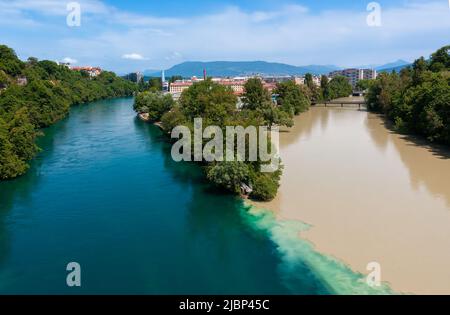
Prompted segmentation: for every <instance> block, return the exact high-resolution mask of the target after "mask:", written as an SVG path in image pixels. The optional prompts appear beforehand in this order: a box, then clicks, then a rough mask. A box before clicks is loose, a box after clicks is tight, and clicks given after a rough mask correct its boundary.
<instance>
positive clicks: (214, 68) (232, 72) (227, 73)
mask: <svg viewBox="0 0 450 315" xmlns="http://www.w3.org/2000/svg"><path fill="white" fill-rule="evenodd" d="M203 69H206V71H207V74H208V76H221V77H236V76H247V75H267V76H270V75H304V74H306V73H313V74H317V75H320V74H328V73H329V72H331V71H334V70H338V69H339V67H336V66H332V65H326V66H320V65H310V66H303V67H297V66H292V65H288V64H284V63H276V62H266V61H212V62H199V61H189V62H183V63H180V64H178V65H175V66H173V67H172V68H170V69H168V70H166V71H165V74H166V76H167V77H170V76H173V75H181V76H183V77H191V76H194V75H195V76H198V77H202V76H203ZM144 75H146V76H161V72H155V71H152V70H146V71H144Z"/></svg>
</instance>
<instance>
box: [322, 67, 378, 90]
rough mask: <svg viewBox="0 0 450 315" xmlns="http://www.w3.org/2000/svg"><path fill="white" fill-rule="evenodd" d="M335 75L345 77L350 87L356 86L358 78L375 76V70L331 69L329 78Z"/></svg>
mask: <svg viewBox="0 0 450 315" xmlns="http://www.w3.org/2000/svg"><path fill="white" fill-rule="evenodd" d="M337 76H343V77H346V78H347V79H348V80H349V82H350V84H351V85H352V87H356V84H357V83H358V82H359V81H360V80H372V79H376V78H377V71H376V70H374V69H356V68H353V69H344V70H338V71H333V72H331V73H330V74H329V77H330V78H335V77H337Z"/></svg>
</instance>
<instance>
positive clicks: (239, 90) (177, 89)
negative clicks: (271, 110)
mask: <svg viewBox="0 0 450 315" xmlns="http://www.w3.org/2000/svg"><path fill="white" fill-rule="evenodd" d="M203 80H204V79H198V78H197V77H192V78H191V79H190V80H178V81H175V82H173V83H170V87H169V92H170V93H171V94H179V93H182V92H183V91H184V90H186V89H188V88H189V87H190V86H192V85H193V84H194V83H196V82H201V81H203ZM211 80H212V81H213V82H215V83H217V84H220V85H224V86H228V87H230V88H231V90H233V92H234V94H235V95H237V96H240V95H242V94H244V92H245V88H244V86H245V83H246V82H247V80H248V78H244V77H237V78H232V79H224V78H212V79H211ZM263 85H264V87H265V88H266V89H268V90H269V92H272V91H273V90H274V89H275V88H276V85H277V82H275V81H273V82H266V81H264V80H263Z"/></svg>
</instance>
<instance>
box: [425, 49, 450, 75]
mask: <svg viewBox="0 0 450 315" xmlns="http://www.w3.org/2000/svg"><path fill="white" fill-rule="evenodd" d="M446 69H447V70H450V45H448V46H445V47H442V48H440V49H438V50H437V51H436V52H435V53H434V54H432V55H431V59H430V70H431V71H433V72H439V71H444V70H446Z"/></svg>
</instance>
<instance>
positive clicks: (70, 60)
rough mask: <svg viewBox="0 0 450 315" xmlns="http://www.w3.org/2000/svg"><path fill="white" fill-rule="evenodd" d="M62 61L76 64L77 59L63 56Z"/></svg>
mask: <svg viewBox="0 0 450 315" xmlns="http://www.w3.org/2000/svg"><path fill="white" fill-rule="evenodd" d="M62 62H64V63H70V64H72V65H73V64H76V63H77V62H78V60H76V59H73V58H70V57H65V58H64V59H63V60H62Z"/></svg>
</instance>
